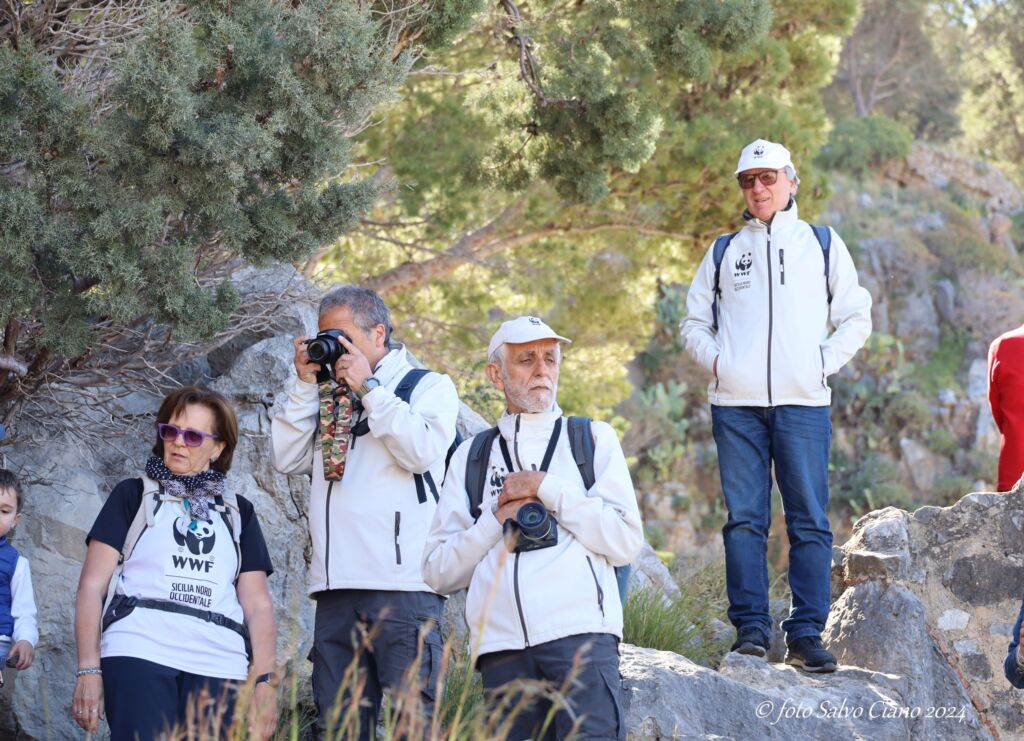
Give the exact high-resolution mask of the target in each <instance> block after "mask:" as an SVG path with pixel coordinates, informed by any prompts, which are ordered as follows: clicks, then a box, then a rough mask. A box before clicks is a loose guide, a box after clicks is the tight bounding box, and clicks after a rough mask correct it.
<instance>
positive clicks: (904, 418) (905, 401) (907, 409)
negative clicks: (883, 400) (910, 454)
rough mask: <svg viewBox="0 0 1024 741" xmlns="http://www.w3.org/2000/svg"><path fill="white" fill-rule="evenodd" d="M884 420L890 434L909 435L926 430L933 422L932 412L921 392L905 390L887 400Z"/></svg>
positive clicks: (895, 435)
mask: <svg viewBox="0 0 1024 741" xmlns="http://www.w3.org/2000/svg"><path fill="white" fill-rule="evenodd" d="M883 420H884V424H885V427H886V429H887V431H888V432H889V434H890V435H892V436H893V437H898V436H903V437H907V436H912V435H917V434H919V433H922V432H924V430H926V429H927V428H928V426H929V425H930V424H931V422H932V412H931V409H930V408H929V406H928V402H927V400H925V398H924V397H923V396H922V395H921V394H919V393H918V392H917V391H905V392H903V393H901V394H898V395H894V396H893V397H892V398H890V399H888V400H887V404H886V405H885V412H884V417H883Z"/></svg>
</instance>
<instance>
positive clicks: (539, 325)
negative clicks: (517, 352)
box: [487, 316, 572, 358]
mask: <svg viewBox="0 0 1024 741" xmlns="http://www.w3.org/2000/svg"><path fill="white" fill-rule="evenodd" d="M536 340H558V341H559V342H572V340H570V339H569V338H568V337H562V335H560V334H558V333H556V332H555V330H553V329H551V327H549V326H548V325H546V324H545V323H544V322H543V321H541V320H540V319H538V318H537V317H535V316H521V317H517V318H515V319H510V320H508V321H507V322H504V323H502V325H501V326H500V327H498V331H497V332H495V333H494V336H493V337H491V343H490V344H489V345H488V346H487V357H488V358H489V357H491V355H493V354H494V351H495V350H497V349H498V348H499V347H501V346H502V345H504V344H506V343H508V344H512V345H521V344H523V343H525V342H534V341H536Z"/></svg>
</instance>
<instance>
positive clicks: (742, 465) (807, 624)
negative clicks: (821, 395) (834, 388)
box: [711, 405, 832, 643]
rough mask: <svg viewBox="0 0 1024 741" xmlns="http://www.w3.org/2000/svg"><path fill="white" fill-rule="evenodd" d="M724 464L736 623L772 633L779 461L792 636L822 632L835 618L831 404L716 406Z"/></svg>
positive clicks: (729, 582)
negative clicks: (771, 536)
mask: <svg viewBox="0 0 1024 741" xmlns="http://www.w3.org/2000/svg"><path fill="white" fill-rule="evenodd" d="M711 420H712V431H713V433H714V436H715V444H716V445H717V446H718V470H719V473H720V474H721V477H722V491H723V492H724V493H725V505H726V507H727V508H728V510H729V519H728V521H727V522H726V524H725V527H724V528H722V538H723V540H724V541H725V578H726V587H727V591H728V594H729V620H731V621H732V624H733V625H734V626H735V627H736V630H737V631H741V630H745V629H750V628H756V629H757V630H760V631H761V632H762V633H763V634H764V636H765V637H766V638H768V637H770V636H771V634H772V624H771V617H770V615H769V612H768V529H769V527H770V525H771V514H772V513H771V507H772V504H771V502H772V499H771V491H772V479H771V476H772V464H774V465H775V481H776V482H777V483H778V485H779V491H780V492H781V493H782V509H783V511H784V512H785V515H786V533H787V535H788V536H789V587H790V590H791V592H792V595H793V601H792V605H791V608H790V611H789V617H788V618H787V619H786V620H784V621H782V629H783V630H784V631H785V632H786V641H787V642H788V643H792V642H793V641H794V640H796V639H797V638H803V637H805V636H817V635H821V631H822V630H823V629H824V627H825V620H826V619H827V618H828V608H829V596H830V586H831V585H830V572H831V568H832V531H831V530H830V528H829V522H828V515H827V514H826V509H827V507H828V454H829V447H830V446H831V444H832V421H831V420H830V419H829V408H828V407H803V406H778V407H722V406H714V405H712V407H711Z"/></svg>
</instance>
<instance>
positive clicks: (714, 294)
mask: <svg viewBox="0 0 1024 741" xmlns="http://www.w3.org/2000/svg"><path fill="white" fill-rule="evenodd" d="M737 234H739V232H732V233H730V234H723V235H722V236H720V237H719V238H718V239H716V240H715V246H714V248H713V249H712V252H711V256H712V259H714V261H715V283H714V285H713V286H712V290H711V320H712V321H711V328H712V329H713V330H715V332H717V331H718V297H719V296H721V295H722V289H721V287H720V286H719V278H720V276H721V272H722V259H723V258H724V257H725V249H726V247H728V246H729V243H730V242H732V240H733V238H734V237H735V236H736V235H737Z"/></svg>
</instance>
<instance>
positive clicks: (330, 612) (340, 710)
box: [309, 589, 444, 740]
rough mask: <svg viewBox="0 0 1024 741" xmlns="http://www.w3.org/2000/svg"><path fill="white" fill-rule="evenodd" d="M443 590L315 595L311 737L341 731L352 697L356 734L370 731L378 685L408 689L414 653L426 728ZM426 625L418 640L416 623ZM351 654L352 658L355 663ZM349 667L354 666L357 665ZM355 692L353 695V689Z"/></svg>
mask: <svg viewBox="0 0 1024 741" xmlns="http://www.w3.org/2000/svg"><path fill="white" fill-rule="evenodd" d="M443 610H444V598H443V597H440V596H439V595H436V594H433V593H432V592H383V591H377V590H370V589H332V590H329V591H326V592H319V593H318V594H317V595H316V621H315V624H314V628H313V649H312V651H310V655H309V658H310V660H311V661H312V662H313V700H314V702H315V703H316V709H317V721H316V725H315V727H314V733H315V736H316V738H317V739H328V740H333V739H335V738H339V737H344V738H349V737H350V736H352V735H353V734H350V733H345V734H341V733H340V731H341V730H343V729H345V728H351V725H352V724H351V723H346V713H347V711H348V709H349V708H350V707H351V703H352V702H354V701H355V702H359V734H358V738H359V739H372V738H373V737H374V733H375V730H376V726H377V718H378V714H379V712H380V704H381V699H382V697H383V691H384V689H385V688H388V689H391V690H394V691H397V692H399V693H402V692H403V691H409V689H408V687H407V683H406V680H407V679H409V677H406V673H407V670H408V669H409V667H410V666H412V665H413V664H414V663H416V662H417V660H418V661H419V666H418V670H419V671H418V673H417V676H416V677H414V678H412V679H413V680H414V681H416V683H417V684H418V685H419V687H418V690H419V693H420V702H421V709H422V712H423V715H424V717H425V718H426V720H425V723H426V727H428V728H429V724H430V721H429V719H430V718H431V717H432V716H433V712H434V702H435V699H436V691H437V675H438V671H439V669H440V666H441V652H442V650H443V646H442V639H441V629H440V625H441V618H442V613H443ZM423 626H427V628H426V630H427V633H426V636H425V637H424V639H423V643H422V649H421V648H420V643H419V636H420V629H421V627H423ZM354 662H357V663H354ZM356 667H357V668H358V671H356ZM356 692H359V693H360V696H359V697H358V698H355V697H354V695H355V693H356Z"/></svg>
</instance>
